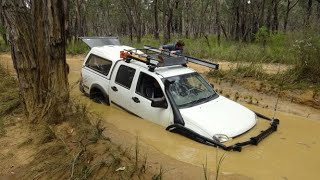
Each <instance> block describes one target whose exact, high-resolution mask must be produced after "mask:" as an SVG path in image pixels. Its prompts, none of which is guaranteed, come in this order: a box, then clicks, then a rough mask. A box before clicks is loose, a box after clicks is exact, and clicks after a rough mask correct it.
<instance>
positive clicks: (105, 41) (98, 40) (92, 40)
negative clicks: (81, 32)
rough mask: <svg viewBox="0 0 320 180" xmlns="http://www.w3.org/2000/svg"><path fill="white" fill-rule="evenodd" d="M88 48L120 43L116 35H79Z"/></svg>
mask: <svg viewBox="0 0 320 180" xmlns="http://www.w3.org/2000/svg"><path fill="white" fill-rule="evenodd" d="M79 38H80V39H81V40H82V41H83V42H84V43H86V44H87V45H88V46H89V47H90V48H93V47H99V46H106V45H121V44H120V41H119V38H118V37H113V36H110V37H79Z"/></svg>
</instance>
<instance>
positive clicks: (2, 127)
mask: <svg viewBox="0 0 320 180" xmlns="http://www.w3.org/2000/svg"><path fill="white" fill-rule="evenodd" d="M15 81H16V80H15V79H14V78H12V77H11V76H10V75H8V74H7V73H6V72H5V71H4V70H3V68H1V67H0V138H1V137H2V136H4V135H6V134H7V133H8V132H6V128H7V127H9V126H10V128H11V129H12V128H14V127H16V128H17V129H20V128H21V127H23V128H22V129H21V130H20V131H21V132H20V133H21V134H24V135H23V136H21V138H22V139H21V140H23V139H24V138H25V137H27V138H25V141H24V142H22V143H20V144H18V145H17V147H16V148H18V149H20V148H28V147H29V148H30V149H32V151H36V153H35V154H34V155H33V157H29V158H32V159H33V160H32V161H31V162H30V163H28V164H26V165H24V166H22V167H17V168H19V170H18V171H17V172H18V173H17V174H15V178H16V179H48V178H50V179H101V178H107V179H132V178H135V179H145V178H149V179H150V178H151V177H152V176H153V174H152V173H151V172H148V166H147V157H146V156H143V155H141V154H140V153H139V148H140V147H139V142H138V141H137V142H136V145H135V147H133V148H127V147H126V148H125V147H122V146H120V145H117V144H116V143H113V142H112V141H111V140H110V139H109V138H108V137H106V136H105V133H104V131H105V128H104V127H103V126H102V123H101V119H100V118H99V117H98V116H97V115H95V114H92V113H89V112H88V110H87V107H86V106H85V105H81V104H79V103H74V101H70V103H69V105H68V107H69V108H68V109H66V115H65V117H64V119H63V120H61V121H53V122H52V123H50V122H47V123H40V124H29V123H28V121H27V120H26V119H25V118H24V116H23V110H22V109H23V108H19V109H18V110H17V107H18V106H19V105H20V99H19V89H18V87H17V83H16V82H15ZM20 107H22V106H20ZM13 112H14V113H13ZM55 122H56V123H55ZM57 122H58V123H57ZM17 131H18V130H17ZM18 132H19V131H18ZM5 137H6V138H8V137H7V135H6V136H5ZM10 148H14V147H10ZM10 150H11V149H10ZM25 151H26V150H25ZM14 156H15V152H12V155H11V156H10V157H12V158H13V157H14Z"/></svg>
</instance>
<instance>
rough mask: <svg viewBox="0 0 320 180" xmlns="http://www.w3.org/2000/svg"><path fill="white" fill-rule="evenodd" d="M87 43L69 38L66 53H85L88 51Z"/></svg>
mask: <svg viewBox="0 0 320 180" xmlns="http://www.w3.org/2000/svg"><path fill="white" fill-rule="evenodd" d="M89 50H90V49H89V47H88V45H86V44H85V43H84V42H82V41H80V40H77V41H76V40H71V41H70V42H69V43H68V45H67V50H66V51H67V53H68V54H72V55H75V54H86V53H87V52H88V51H89Z"/></svg>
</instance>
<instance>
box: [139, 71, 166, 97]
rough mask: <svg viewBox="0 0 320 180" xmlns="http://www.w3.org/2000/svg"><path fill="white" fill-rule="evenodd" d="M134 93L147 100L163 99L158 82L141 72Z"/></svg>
mask: <svg viewBox="0 0 320 180" xmlns="http://www.w3.org/2000/svg"><path fill="white" fill-rule="evenodd" d="M136 93H137V94H139V95H141V96H143V97H145V98H147V99H152V98H162V97H164V96H163V91H162V89H161V87H160V85H159V83H158V81H157V80H156V79H155V78H154V77H152V76H149V75H147V74H145V73H143V72H141V73H140V75H139V80H138V84H137V88H136Z"/></svg>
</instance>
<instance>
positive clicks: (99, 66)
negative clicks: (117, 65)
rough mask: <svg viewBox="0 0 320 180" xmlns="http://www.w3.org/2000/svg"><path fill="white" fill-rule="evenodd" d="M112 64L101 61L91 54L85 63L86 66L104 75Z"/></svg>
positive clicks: (107, 61)
mask: <svg viewBox="0 0 320 180" xmlns="http://www.w3.org/2000/svg"><path fill="white" fill-rule="evenodd" d="M111 65H112V62H111V61H109V60H106V59H103V58H101V57H99V56H96V55H93V54H91V55H90V57H89V59H88V61H87V62H86V66H87V67H89V68H91V69H94V70H96V71H98V72H100V73H102V74H104V75H108V74H109V71H110V68H111Z"/></svg>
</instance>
